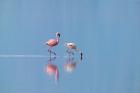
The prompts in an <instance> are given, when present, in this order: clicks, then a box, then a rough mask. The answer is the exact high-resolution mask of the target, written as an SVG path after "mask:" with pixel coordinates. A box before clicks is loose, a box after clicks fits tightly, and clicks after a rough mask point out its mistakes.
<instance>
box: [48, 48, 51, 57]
mask: <svg viewBox="0 0 140 93" xmlns="http://www.w3.org/2000/svg"><path fill="white" fill-rule="evenodd" d="M48 52H49V54H50V58H51V52H52V51H51V47H50V48H49V49H48Z"/></svg>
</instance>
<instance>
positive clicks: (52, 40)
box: [47, 39, 57, 47]
mask: <svg viewBox="0 0 140 93" xmlns="http://www.w3.org/2000/svg"><path fill="white" fill-rule="evenodd" d="M47 44H48V45H49V46H51V47H53V46H55V45H57V40H56V39H50V40H49V41H48V42H47Z"/></svg>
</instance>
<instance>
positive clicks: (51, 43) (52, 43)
mask: <svg viewBox="0 0 140 93" xmlns="http://www.w3.org/2000/svg"><path fill="white" fill-rule="evenodd" d="M59 38H60V33H59V32H57V33H56V38H55V39H50V40H48V41H47V42H46V43H45V44H46V45H48V46H49V47H50V48H49V49H48V52H50V56H51V53H53V54H54V55H56V53H55V52H52V51H51V49H52V47H54V46H56V45H58V44H59Z"/></svg>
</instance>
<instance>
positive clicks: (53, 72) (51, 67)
mask: <svg viewBox="0 0 140 93" xmlns="http://www.w3.org/2000/svg"><path fill="white" fill-rule="evenodd" d="M55 59H56V57H53V58H51V57H50V59H49V60H48V64H47V65H46V66H45V72H46V73H47V74H48V75H49V76H54V78H55V82H56V83H57V82H58V80H59V69H58V67H57V65H55V64H53V63H52V61H54V60H55Z"/></svg>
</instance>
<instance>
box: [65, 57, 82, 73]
mask: <svg viewBox="0 0 140 93" xmlns="http://www.w3.org/2000/svg"><path fill="white" fill-rule="evenodd" d="M81 62H82V58H81V59H80V60H79V61H76V60H75V59H74V57H71V56H69V57H68V59H67V61H66V63H65V64H64V70H65V72H68V73H72V72H73V71H74V70H75V69H76V67H77V65H79V64H80V63H81Z"/></svg>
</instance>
